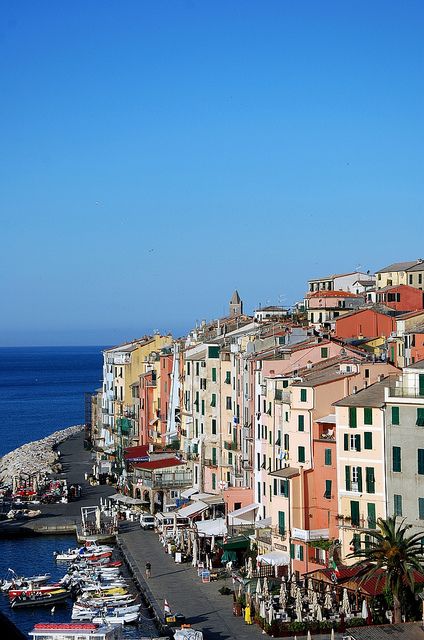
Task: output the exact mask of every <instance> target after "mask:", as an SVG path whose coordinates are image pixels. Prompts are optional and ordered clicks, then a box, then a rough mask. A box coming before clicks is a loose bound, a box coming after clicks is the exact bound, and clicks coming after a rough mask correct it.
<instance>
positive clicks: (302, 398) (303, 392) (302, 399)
mask: <svg viewBox="0 0 424 640" xmlns="http://www.w3.org/2000/svg"><path fill="white" fill-rule="evenodd" d="M300 402H306V389H301V390H300Z"/></svg>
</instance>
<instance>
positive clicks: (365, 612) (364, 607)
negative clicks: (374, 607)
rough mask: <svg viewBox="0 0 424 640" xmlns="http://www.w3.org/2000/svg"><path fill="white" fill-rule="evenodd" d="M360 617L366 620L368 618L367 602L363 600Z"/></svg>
mask: <svg viewBox="0 0 424 640" xmlns="http://www.w3.org/2000/svg"><path fill="white" fill-rule="evenodd" d="M361 617H362V618H363V619H364V620H366V619H367V618H368V607H367V601H366V600H365V598H364V599H363V600H362V612H361Z"/></svg>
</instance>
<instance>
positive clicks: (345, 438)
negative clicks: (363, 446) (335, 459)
mask: <svg viewBox="0 0 424 640" xmlns="http://www.w3.org/2000/svg"><path fill="white" fill-rule="evenodd" d="M343 441H344V446H343V448H344V450H345V451H349V434H348V433H345V434H344V437H343Z"/></svg>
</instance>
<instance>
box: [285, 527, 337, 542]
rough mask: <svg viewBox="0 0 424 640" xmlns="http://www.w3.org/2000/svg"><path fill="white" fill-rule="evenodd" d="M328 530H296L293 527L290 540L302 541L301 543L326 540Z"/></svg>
mask: <svg viewBox="0 0 424 640" xmlns="http://www.w3.org/2000/svg"><path fill="white" fill-rule="evenodd" d="M329 533H330V532H329V530H328V529H297V528H296V527H293V529H292V538H295V539H296V540H303V542H312V541H313V540H328V536H329Z"/></svg>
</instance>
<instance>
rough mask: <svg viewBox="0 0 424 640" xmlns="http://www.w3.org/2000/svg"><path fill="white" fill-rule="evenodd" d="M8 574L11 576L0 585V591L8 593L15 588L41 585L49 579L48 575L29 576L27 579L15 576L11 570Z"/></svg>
mask: <svg viewBox="0 0 424 640" xmlns="http://www.w3.org/2000/svg"><path fill="white" fill-rule="evenodd" d="M9 573H10V574H11V576H9V577H8V578H5V579H4V580H2V581H1V583H0V589H1V591H9V589H12V588H16V589H19V588H21V587H23V586H27V585H30V584H43V583H44V582H47V580H49V579H50V577H51V576H50V573H44V574H43V575H38V576H31V577H29V578H26V577H23V576H17V575H16V573H15V572H14V571H13V569H9Z"/></svg>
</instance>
